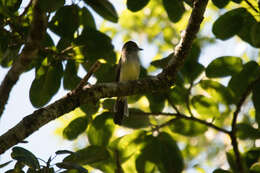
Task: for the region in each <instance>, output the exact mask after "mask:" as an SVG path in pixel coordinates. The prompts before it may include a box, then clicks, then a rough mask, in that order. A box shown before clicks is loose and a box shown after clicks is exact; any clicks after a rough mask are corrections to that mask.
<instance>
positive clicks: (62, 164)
mask: <svg viewBox="0 0 260 173" xmlns="http://www.w3.org/2000/svg"><path fill="white" fill-rule="evenodd" d="M55 165H56V166H57V167H58V168H62V169H67V170H71V169H73V170H77V171H78V172H79V173H88V170H87V169H85V168H83V167H82V166H80V165H79V164H73V163H65V162H60V163H56V164H55ZM48 173H49V172H48Z"/></svg>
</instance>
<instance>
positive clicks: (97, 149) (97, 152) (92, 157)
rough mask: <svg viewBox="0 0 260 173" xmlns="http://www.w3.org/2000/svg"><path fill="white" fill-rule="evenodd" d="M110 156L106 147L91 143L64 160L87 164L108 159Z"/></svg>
mask: <svg viewBox="0 0 260 173" xmlns="http://www.w3.org/2000/svg"><path fill="white" fill-rule="evenodd" d="M109 157H110V156H109V153H108V151H107V149H106V148H105V147H102V146H95V145H90V146H88V147H86V148H84V149H81V150H78V151H76V152H75V153H73V154H71V155H69V156H67V157H65V158H64V159H63V162H65V163H66V162H68V163H77V164H82V165H85V164H92V163H95V162H100V161H103V160H106V159H108V158H109Z"/></svg>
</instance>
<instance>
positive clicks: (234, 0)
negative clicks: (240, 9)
mask: <svg viewBox="0 0 260 173" xmlns="http://www.w3.org/2000/svg"><path fill="white" fill-rule="evenodd" d="M231 1H233V2H235V3H238V4H240V3H241V2H242V0H231Z"/></svg>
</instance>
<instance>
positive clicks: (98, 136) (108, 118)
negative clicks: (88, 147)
mask: <svg viewBox="0 0 260 173" xmlns="http://www.w3.org/2000/svg"><path fill="white" fill-rule="evenodd" d="M114 128H115V125H114V122H113V119H112V115H111V113H109V112H104V113H102V114H100V115H98V116H97V117H96V118H95V119H94V120H93V121H92V123H91V125H90V126H89V128H88V130H87V135H88V139H89V143H90V144H92V145H99V146H106V145H107V144H108V143H109V141H110V138H111V137H112V134H113V131H114Z"/></svg>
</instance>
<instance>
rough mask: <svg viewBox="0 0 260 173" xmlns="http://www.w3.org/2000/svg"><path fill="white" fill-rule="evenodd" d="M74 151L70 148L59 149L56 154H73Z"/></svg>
mask: <svg viewBox="0 0 260 173" xmlns="http://www.w3.org/2000/svg"><path fill="white" fill-rule="evenodd" d="M73 153H74V152H73V151H69V150H58V151H56V152H55V154H57V155H58V154H73Z"/></svg>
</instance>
